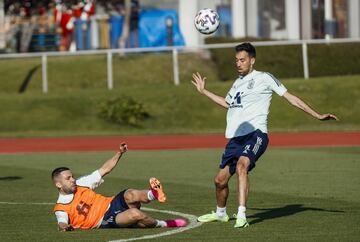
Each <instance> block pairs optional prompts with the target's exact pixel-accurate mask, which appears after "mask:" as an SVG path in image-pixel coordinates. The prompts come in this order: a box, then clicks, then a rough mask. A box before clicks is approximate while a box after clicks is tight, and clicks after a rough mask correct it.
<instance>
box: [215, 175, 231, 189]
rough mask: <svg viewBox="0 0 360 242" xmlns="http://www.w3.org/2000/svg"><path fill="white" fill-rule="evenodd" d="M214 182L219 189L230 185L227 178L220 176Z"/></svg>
mask: <svg viewBox="0 0 360 242" xmlns="http://www.w3.org/2000/svg"><path fill="white" fill-rule="evenodd" d="M214 183H215V187H216V188H218V189H224V188H226V187H227V186H228V182H227V180H226V179H223V178H222V177H219V176H216V177H215V179H214Z"/></svg>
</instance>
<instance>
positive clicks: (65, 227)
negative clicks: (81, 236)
mask: <svg viewBox="0 0 360 242" xmlns="http://www.w3.org/2000/svg"><path fill="white" fill-rule="evenodd" d="M58 229H59V231H60V232H66V231H73V230H74V227H73V226H71V225H69V224H65V223H59V228H58Z"/></svg>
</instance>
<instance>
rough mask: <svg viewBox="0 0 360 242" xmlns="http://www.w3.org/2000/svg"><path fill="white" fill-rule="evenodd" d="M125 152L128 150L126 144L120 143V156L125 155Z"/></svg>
mask: <svg viewBox="0 0 360 242" xmlns="http://www.w3.org/2000/svg"><path fill="white" fill-rule="evenodd" d="M127 150H128V148H127V144H126V143H125V142H122V143H121V144H120V148H119V152H120V154H123V153H125V152H126V151H127Z"/></svg>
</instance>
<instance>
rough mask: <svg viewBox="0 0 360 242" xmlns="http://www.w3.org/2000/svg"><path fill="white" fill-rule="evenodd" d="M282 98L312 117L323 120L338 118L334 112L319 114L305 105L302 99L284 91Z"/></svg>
mask: <svg viewBox="0 0 360 242" xmlns="http://www.w3.org/2000/svg"><path fill="white" fill-rule="evenodd" d="M284 98H285V99H286V100H288V101H289V103H291V104H292V105H293V106H295V107H297V108H299V109H301V110H303V111H304V112H305V113H308V114H310V115H311V116H313V117H314V118H316V119H318V120H321V121H325V120H339V119H338V118H337V117H336V116H335V115H334V114H331V113H326V114H319V113H317V112H316V111H315V110H313V109H312V108H311V107H310V106H309V105H307V104H306V103H305V102H304V101H303V100H301V99H300V98H298V97H297V96H295V95H293V94H291V93H289V92H286V93H285V94H284Z"/></svg>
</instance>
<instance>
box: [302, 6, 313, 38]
mask: <svg viewBox="0 0 360 242" xmlns="http://www.w3.org/2000/svg"><path fill="white" fill-rule="evenodd" d="M300 4H301V35H302V36H301V38H302V39H311V37H312V16H311V15H312V14H311V11H312V10H311V0H301V1H300Z"/></svg>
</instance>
